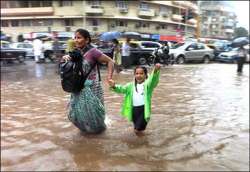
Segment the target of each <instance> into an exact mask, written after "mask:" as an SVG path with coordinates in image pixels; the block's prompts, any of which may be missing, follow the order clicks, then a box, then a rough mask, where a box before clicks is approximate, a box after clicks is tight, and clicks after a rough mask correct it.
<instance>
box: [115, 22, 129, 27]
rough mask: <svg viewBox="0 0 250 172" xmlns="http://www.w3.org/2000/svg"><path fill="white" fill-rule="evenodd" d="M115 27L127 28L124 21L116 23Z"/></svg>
mask: <svg viewBox="0 0 250 172" xmlns="http://www.w3.org/2000/svg"><path fill="white" fill-rule="evenodd" d="M116 26H120V27H127V22H126V21H116Z"/></svg>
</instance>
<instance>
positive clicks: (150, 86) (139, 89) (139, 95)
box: [61, 29, 161, 136]
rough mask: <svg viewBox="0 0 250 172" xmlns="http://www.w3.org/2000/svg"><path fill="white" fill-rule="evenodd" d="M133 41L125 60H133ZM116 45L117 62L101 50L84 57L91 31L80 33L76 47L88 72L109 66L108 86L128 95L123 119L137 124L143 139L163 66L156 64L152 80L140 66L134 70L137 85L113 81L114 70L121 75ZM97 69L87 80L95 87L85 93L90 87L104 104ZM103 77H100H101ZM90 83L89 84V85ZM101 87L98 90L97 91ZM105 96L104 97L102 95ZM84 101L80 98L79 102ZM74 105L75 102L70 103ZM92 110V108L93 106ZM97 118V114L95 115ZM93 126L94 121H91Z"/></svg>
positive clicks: (125, 99) (127, 47) (90, 86)
mask: <svg viewBox="0 0 250 172" xmlns="http://www.w3.org/2000/svg"><path fill="white" fill-rule="evenodd" d="M129 41H130V40H129V39H127V41H126V42H125V44H124V45H123V48H122V51H124V52H123V53H122V55H123V56H125V58H126V56H129V55H130V54H129V45H128V44H129ZM113 43H114V53H113V55H114V59H112V58H110V57H109V56H107V55H105V54H104V53H102V52H101V51H99V50H98V49H97V48H92V49H91V51H89V52H87V53H84V50H85V49H86V48H87V47H89V46H90V45H91V37H90V34H89V32H88V31H87V30H84V29H78V30H76V32H75V38H74V45H75V48H76V49H78V50H80V51H81V52H82V56H83V58H84V59H85V62H84V63H83V64H82V67H83V68H84V69H86V68H88V69H89V68H90V66H94V64H96V63H106V64H107V78H106V83H107V84H109V86H110V90H111V91H114V92H116V93H121V94H124V95H125V97H124V101H123V105H122V109H121V114H122V116H124V117H126V118H127V119H128V121H131V122H133V124H134V131H135V134H136V135H138V136H141V135H143V131H144V130H145V129H146V126H147V124H148V122H149V120H150V115H151V98H152V94H153V90H154V88H155V87H156V86H157V84H158V82H159V77H160V67H161V65H160V64H156V65H155V67H154V69H153V71H152V73H151V74H150V75H149V76H148V71H147V69H146V68H145V67H143V66H137V67H136V68H135V69H134V81H132V82H130V83H128V84H125V85H120V84H117V83H116V82H115V81H114V80H113V72H114V67H115V68H116V70H117V71H119V70H120V69H119V67H120V65H121V48H120V47H119V42H118V41H117V40H113ZM68 60H71V57H70V56H69V55H65V56H63V57H62V59H61V61H62V62H65V61H68ZM97 70H98V69H97V66H96V67H95V68H94V69H92V70H91V72H90V74H89V75H88V78H87V80H90V81H91V82H90V83H91V84H89V85H87V84H86V85H84V88H83V90H84V89H87V88H86V87H89V88H90V89H91V90H92V92H93V95H94V96H95V97H97V98H98V100H100V102H101V103H102V104H104V98H103V89H102V87H101V83H100V82H101V81H100V79H98V73H97ZM99 77H100V76H99ZM85 82H86V81H85ZM97 85H98V87H97ZM100 93H101V94H100ZM74 96H77V95H76V94H75V93H72V95H71V99H73V98H74ZM79 99H80V98H79ZM81 101H85V103H86V104H87V105H88V100H86V99H81ZM70 102H72V101H70ZM89 106H91V104H90V103H89ZM70 108H74V104H73V103H70ZM93 115H94V114H93ZM88 122H91V121H87V123H88Z"/></svg>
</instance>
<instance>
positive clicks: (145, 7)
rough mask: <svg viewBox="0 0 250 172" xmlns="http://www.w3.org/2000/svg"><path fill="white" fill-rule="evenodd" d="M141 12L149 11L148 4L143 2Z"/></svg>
mask: <svg viewBox="0 0 250 172" xmlns="http://www.w3.org/2000/svg"><path fill="white" fill-rule="evenodd" d="M140 10H142V11H149V6H148V4H147V3H144V2H141V3H140Z"/></svg>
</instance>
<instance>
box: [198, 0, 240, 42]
mask: <svg viewBox="0 0 250 172" xmlns="http://www.w3.org/2000/svg"><path fill="white" fill-rule="evenodd" d="M199 9H200V13H201V37H207V38H216V39H232V38H233V33H234V29H235V28H236V24H237V17H236V14H235V13H234V12H232V8H231V7H230V6H229V4H228V3H227V2H225V1H200V2H199Z"/></svg>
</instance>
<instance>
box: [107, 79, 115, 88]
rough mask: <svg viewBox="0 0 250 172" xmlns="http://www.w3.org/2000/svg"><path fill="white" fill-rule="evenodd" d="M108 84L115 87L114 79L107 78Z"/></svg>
mask: <svg viewBox="0 0 250 172" xmlns="http://www.w3.org/2000/svg"><path fill="white" fill-rule="evenodd" d="M108 84H109V86H110V87H115V81H114V80H113V79H110V80H108Z"/></svg>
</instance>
